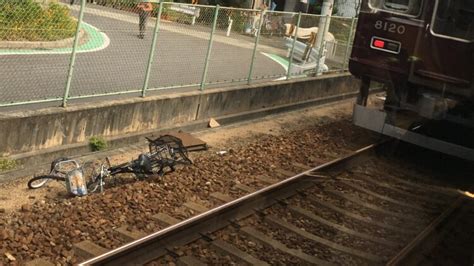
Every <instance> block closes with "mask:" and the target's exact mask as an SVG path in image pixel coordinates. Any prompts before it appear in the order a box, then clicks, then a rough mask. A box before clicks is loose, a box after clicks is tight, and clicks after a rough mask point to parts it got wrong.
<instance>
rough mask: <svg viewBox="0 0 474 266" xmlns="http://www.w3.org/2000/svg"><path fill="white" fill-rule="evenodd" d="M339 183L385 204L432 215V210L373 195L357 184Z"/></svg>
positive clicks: (376, 194)
mask: <svg viewBox="0 0 474 266" xmlns="http://www.w3.org/2000/svg"><path fill="white" fill-rule="evenodd" d="M340 182H341V183H343V184H345V185H346V186H349V187H351V188H352V189H354V190H358V191H359V192H363V193H365V194H368V195H371V196H372V197H375V198H378V199H381V200H385V201H387V202H391V203H393V204H396V205H400V206H403V207H407V208H410V209H414V210H417V211H423V212H430V213H433V210H428V209H426V208H422V207H420V206H416V205H413V204H409V203H407V202H402V201H399V200H396V199H393V198H390V197H387V196H384V195H380V194H378V193H375V192H373V191H371V190H368V189H366V188H364V187H362V186H359V185H357V184H353V183H351V182H348V181H346V180H341V181H340Z"/></svg>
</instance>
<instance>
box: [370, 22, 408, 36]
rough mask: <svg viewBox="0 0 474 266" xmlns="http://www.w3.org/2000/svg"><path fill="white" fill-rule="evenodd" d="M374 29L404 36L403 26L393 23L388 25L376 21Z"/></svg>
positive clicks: (387, 23)
mask: <svg viewBox="0 0 474 266" xmlns="http://www.w3.org/2000/svg"><path fill="white" fill-rule="evenodd" d="M375 28H376V29H377V30H384V31H388V32H392V33H398V34H404V33H405V30H406V28H405V26H403V25H397V24H395V23H390V22H386V21H382V20H377V21H376V22H375Z"/></svg>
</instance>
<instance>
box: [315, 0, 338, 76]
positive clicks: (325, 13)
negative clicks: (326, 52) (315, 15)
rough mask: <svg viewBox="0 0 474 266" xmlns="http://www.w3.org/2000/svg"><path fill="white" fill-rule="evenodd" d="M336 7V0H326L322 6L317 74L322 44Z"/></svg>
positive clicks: (317, 47)
mask: <svg viewBox="0 0 474 266" xmlns="http://www.w3.org/2000/svg"><path fill="white" fill-rule="evenodd" d="M333 7H334V0H324V2H323V6H322V7H321V17H320V20H319V25H318V34H317V35H316V41H315V43H316V47H315V50H316V51H319V52H318V53H319V54H318V58H317V59H318V62H317V66H316V75H317V74H318V71H319V67H320V64H321V62H320V61H321V58H322V55H321V46H323V44H324V39H325V37H326V34H327V32H328V30H329V27H328V24H329V23H330V18H331V14H332V9H333Z"/></svg>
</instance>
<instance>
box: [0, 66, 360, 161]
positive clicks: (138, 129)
mask: <svg viewBox="0 0 474 266" xmlns="http://www.w3.org/2000/svg"><path fill="white" fill-rule="evenodd" d="M357 90H358V82H357V80H356V79H354V78H353V77H352V76H350V75H349V74H337V75H336V74H335V75H327V76H324V77H318V78H307V79H304V80H298V81H282V82H279V83H276V84H275V83H271V84H260V85H251V86H242V87H235V88H225V89H208V90H205V91H204V92H200V91H193V92H186V93H176V94H168V95H166V96H149V97H146V98H138V97H137V98H133V99H128V100H116V101H106V102H104V103H87V104H81V105H80V106H71V107H67V108H59V107H58V108H48V109H43V110H38V111H22V112H14V113H5V114H0V140H1V141H0V156H10V157H11V158H17V159H21V158H22V157H28V156H30V155H32V154H38V153H45V154H46V153H55V154H56V155H57V153H58V152H59V153H60V152H61V151H63V153H62V154H63V155H67V154H68V153H69V152H65V150H67V149H70V148H75V149H76V151H75V152H84V151H85V149H87V144H88V139H89V138H90V137H91V136H104V137H105V138H106V139H107V140H108V141H109V142H110V143H111V144H112V146H113V145H120V144H122V145H123V144H124V143H126V142H131V141H137V139H139V138H141V137H142V136H143V135H146V134H149V135H151V134H152V133H153V132H157V131H160V130H164V129H166V128H183V127H185V126H186V127H187V128H188V129H189V126H190V125H193V124H194V125H197V124H199V125H201V126H202V124H204V123H205V122H206V121H207V120H208V119H209V118H210V117H213V118H216V119H218V121H219V118H221V119H222V121H224V118H226V117H227V118H228V117H229V116H239V115H242V114H248V113H252V114H254V115H253V116H252V117H255V114H259V113H260V114H261V115H265V114H268V112H269V111H268V110H273V109H275V110H276V109H278V108H287V107H288V106H297V105H298V104H303V105H302V106H305V105H306V106H307V105H308V104H311V103H312V102H313V101H315V100H318V99H321V98H325V97H330V96H335V95H340V94H351V93H353V92H356V91H357ZM351 96H352V95H351ZM79 148H80V149H79ZM78 149H79V150H78ZM47 157H48V156H46V157H44V156H42V158H41V159H44V160H49V159H50V158H47Z"/></svg>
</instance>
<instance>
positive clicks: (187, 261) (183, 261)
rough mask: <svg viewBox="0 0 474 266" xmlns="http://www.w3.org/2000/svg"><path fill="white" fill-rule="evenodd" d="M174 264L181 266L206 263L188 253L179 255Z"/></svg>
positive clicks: (202, 265)
mask: <svg viewBox="0 0 474 266" xmlns="http://www.w3.org/2000/svg"><path fill="white" fill-rule="evenodd" d="M176 264H177V265H179V266H181V265H182V266H204V265H206V264H205V263H203V262H202V261H200V260H199V259H198V258H196V257H194V256H190V255H188V256H183V257H179V258H178V261H177V263H176Z"/></svg>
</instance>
